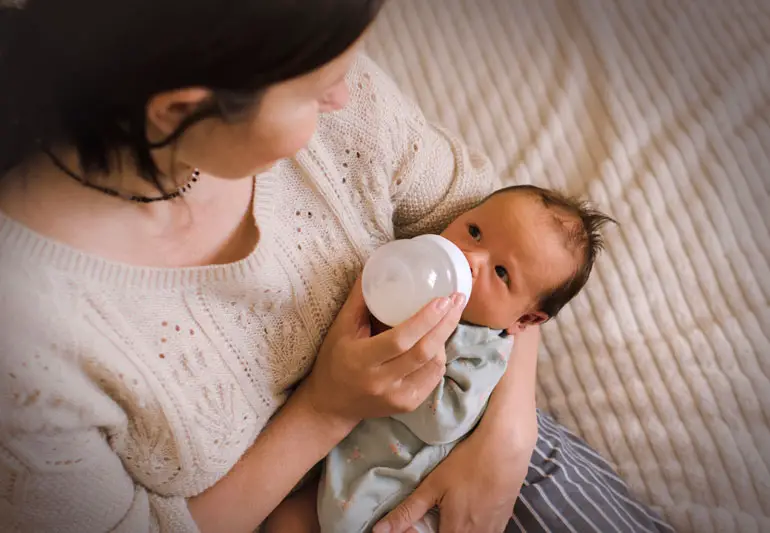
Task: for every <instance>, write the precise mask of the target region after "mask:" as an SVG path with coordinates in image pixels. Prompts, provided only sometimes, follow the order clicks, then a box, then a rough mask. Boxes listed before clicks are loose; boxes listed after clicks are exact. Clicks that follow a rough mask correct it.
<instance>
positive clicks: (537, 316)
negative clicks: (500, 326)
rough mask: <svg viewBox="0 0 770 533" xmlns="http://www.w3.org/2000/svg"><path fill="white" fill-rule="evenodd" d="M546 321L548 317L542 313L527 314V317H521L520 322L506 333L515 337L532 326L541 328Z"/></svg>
mask: <svg viewBox="0 0 770 533" xmlns="http://www.w3.org/2000/svg"><path fill="white" fill-rule="evenodd" d="M546 320H548V315H546V314H545V313H543V312H542V311H534V312H532V313H527V314H526V315H521V317H519V320H517V321H516V323H515V324H514V325H512V326H511V327H509V328H508V329H507V330H506V331H507V332H508V335H515V334H517V333H521V332H522V331H524V330H525V329H527V328H528V327H530V326H539V325H540V324H542V323H543V322H545V321H546Z"/></svg>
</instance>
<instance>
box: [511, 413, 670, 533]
mask: <svg viewBox="0 0 770 533" xmlns="http://www.w3.org/2000/svg"><path fill="white" fill-rule="evenodd" d="M538 429H539V435H538V441H537V446H536V447H535V452H534V453H533V455H532V460H531V461H530V465H529V472H528V473H527V478H526V480H525V481H524V486H523V487H522V489H521V493H520V496H519V499H518V500H517V502H516V506H515V508H514V516H513V519H512V520H511V522H510V523H509V524H508V527H507V528H506V533H510V532H527V533H533V532H535V533H547V532H551V531H554V532H556V531H558V532H562V531H565V532H571V533H605V532H610V533H614V532H624V533H625V532H629V533H636V532H640V531H641V532H654V533H658V532H672V531H673V529H672V528H671V527H670V526H669V525H667V524H666V523H665V522H663V521H662V520H661V519H660V517H658V516H657V515H656V514H655V513H654V512H653V511H652V510H651V509H649V508H647V507H646V506H645V505H643V504H641V503H639V502H638V501H636V500H635V499H634V498H633V496H631V494H630V493H629V491H628V488H627V486H626V484H625V483H624V482H623V481H622V480H621V479H620V477H619V476H618V475H617V474H616V473H615V471H614V470H613V469H612V467H611V466H610V465H609V463H607V461H605V460H604V459H602V457H601V456H600V455H599V454H598V453H597V452H595V451H594V450H592V449H591V448H590V447H589V446H588V445H587V444H586V443H585V442H583V441H582V440H580V439H579V438H578V437H576V436H575V435H573V434H572V433H570V432H569V431H568V430H567V429H566V428H564V427H563V426H561V425H559V424H557V423H556V422H555V421H554V420H553V419H552V418H551V417H549V416H548V415H546V414H545V413H541V412H538Z"/></svg>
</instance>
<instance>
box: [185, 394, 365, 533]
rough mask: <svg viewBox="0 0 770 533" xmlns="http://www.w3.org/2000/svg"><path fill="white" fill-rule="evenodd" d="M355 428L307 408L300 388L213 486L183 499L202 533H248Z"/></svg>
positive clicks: (306, 401)
mask: <svg viewBox="0 0 770 533" xmlns="http://www.w3.org/2000/svg"><path fill="white" fill-rule="evenodd" d="M354 426H355V423H354V422H351V421H343V420H336V419H330V418H329V417H325V416H321V415H319V414H318V413H316V412H315V411H314V410H313V407H312V405H311V404H310V402H309V401H308V400H307V399H306V397H305V395H304V392H303V390H302V389H301V388H300V389H299V390H298V391H297V392H296V393H295V394H294V395H293V396H292V397H291V398H290V399H289V401H288V402H287V403H286V405H285V406H284V407H283V408H282V409H281V410H280V411H279V413H278V414H277V415H276V417H275V418H274V419H273V421H272V422H271V423H270V424H269V425H268V426H267V427H266V428H265V429H264V431H263V432H262V433H261V434H260V436H259V437H258V438H257V440H256V442H255V443H254V445H253V446H252V447H251V448H250V449H249V451H248V452H246V453H245V454H244V456H243V457H242V458H241V460H240V461H239V462H238V463H237V464H236V465H235V466H234V467H233V469H232V470H231V471H230V472H229V473H228V474H227V475H226V476H225V477H224V478H222V479H221V480H220V481H219V482H218V483H217V484H216V485H214V486H213V487H211V488H210V489H208V490H207V491H206V492H204V493H202V494H200V495H199V496H196V497H195V498H192V499H190V500H189V501H188V508H189V510H190V513H191V514H192V516H193V518H194V520H195V522H196V523H197V525H198V528H199V529H200V531H201V532H202V533H214V532H217V533H218V532H224V531H226V532H228V533H239V532H243V533H251V532H253V531H254V530H255V529H256V528H257V526H259V524H261V523H262V522H263V521H264V520H265V518H267V516H268V515H269V514H270V513H271V512H272V511H273V509H275V508H276V507H277V506H278V504H279V503H281V501H282V500H283V499H284V498H285V497H286V495H287V494H288V493H289V492H290V491H291V489H292V488H294V486H295V485H296V484H297V482H299V480H300V479H302V476H304V475H305V474H306V473H307V472H308V471H309V470H310V469H311V468H312V467H313V466H314V465H315V464H316V463H318V462H319V461H320V460H321V459H323V458H324V457H325V456H326V455H327V454H328V453H329V451H331V449H332V448H334V446H336V445H337V444H338V443H339V442H340V441H341V440H342V439H343V438H345V436H346V435H347V434H348V433H350V431H351V430H352V429H353V427H354Z"/></svg>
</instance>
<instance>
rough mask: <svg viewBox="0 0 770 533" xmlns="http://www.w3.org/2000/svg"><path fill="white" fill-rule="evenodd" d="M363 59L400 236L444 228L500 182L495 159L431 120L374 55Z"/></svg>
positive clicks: (431, 231) (432, 231)
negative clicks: (376, 114)
mask: <svg viewBox="0 0 770 533" xmlns="http://www.w3.org/2000/svg"><path fill="white" fill-rule="evenodd" d="M361 61H362V62H363V67H362V68H363V69H365V70H366V71H367V72H368V77H367V80H368V81H369V82H370V83H371V84H372V85H373V90H374V94H375V95H376V96H377V99H378V100H377V101H378V103H379V105H378V108H379V109H378V110H377V111H378V113H379V114H380V121H379V122H378V123H379V125H380V126H381V128H380V131H379V138H380V140H381V145H382V149H383V151H384V153H383V156H382V164H384V165H386V166H387V168H386V169H385V173H386V175H387V176H388V177H389V178H390V194H391V200H392V202H393V224H394V227H395V236H396V237H397V238H405V237H413V236H416V235H420V234H423V233H438V232H440V231H442V230H443V229H444V228H445V227H446V226H447V225H448V224H449V223H450V222H451V221H452V220H453V219H454V218H456V217H457V216H458V215H460V214H462V213H463V212H465V211H467V210H468V209H470V208H472V207H474V206H475V205H477V204H478V203H479V202H480V201H481V200H483V199H484V198H485V197H486V196H487V195H489V194H490V193H491V192H492V191H493V190H494V189H495V188H496V187H497V186H498V184H499V182H498V178H497V176H496V174H495V171H494V169H493V167H492V163H491V161H490V160H489V158H487V157H486V156H485V155H484V154H482V153H481V152H479V151H478V150H475V149H473V148H470V147H468V146H466V145H465V144H464V143H463V142H462V141H461V140H460V139H459V138H458V137H457V136H456V135H454V134H452V133H450V132H449V131H447V130H445V129H443V128H441V127H439V126H437V125H435V124H432V123H431V122H429V121H428V120H426V118H425V116H424V115H423V113H422V111H421V110H420V109H419V107H418V106H417V105H416V104H415V103H414V102H413V101H411V100H410V99H409V98H408V97H407V96H406V95H405V94H404V93H403V92H401V91H400V90H399V89H398V87H396V85H395V83H394V82H393V81H392V80H391V79H390V78H389V77H388V76H387V75H386V74H385V73H384V72H383V71H382V70H381V69H380V68H379V67H378V66H377V65H376V64H374V63H373V62H372V61H371V60H370V59H368V58H366V57H363V58H362V59H361Z"/></svg>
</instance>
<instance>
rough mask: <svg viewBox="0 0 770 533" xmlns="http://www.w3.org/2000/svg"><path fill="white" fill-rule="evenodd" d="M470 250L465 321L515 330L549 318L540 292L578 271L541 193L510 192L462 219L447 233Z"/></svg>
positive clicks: (451, 226) (492, 199)
mask: <svg viewBox="0 0 770 533" xmlns="http://www.w3.org/2000/svg"><path fill="white" fill-rule="evenodd" d="M442 235H443V236H444V237H446V238H447V239H449V240H450V241H452V242H453V243H454V244H456V245H457V246H458V247H459V248H460V249H461V250H462V251H463V253H464V254H465V257H466V258H467V259H468V262H469V263H470V266H471V272H472V274H473V291H472V293H471V297H470V300H469V301H468V305H467V306H466V308H465V311H464V313H463V320H466V321H468V322H471V323H473V324H477V325H480V326H487V327H491V328H494V329H507V330H509V331H511V332H513V331H516V330H518V329H519V326H527V325H531V324H537V323H540V322H542V321H544V320H546V319H547V318H548V317H547V316H545V315H544V313H542V312H540V311H539V310H538V302H539V300H540V297H541V296H542V295H543V294H544V293H547V292H548V291H551V290H553V289H555V288H557V287H559V286H560V285H561V284H562V283H564V282H565V281H566V280H567V279H569V278H570V277H571V276H572V275H573V274H574V272H575V270H576V267H577V262H576V257H575V255H574V253H573V252H572V251H570V250H569V248H568V247H567V246H566V244H565V238H564V231H563V228H560V227H559V225H558V223H557V222H555V220H554V216H553V213H552V212H551V211H550V210H549V208H547V207H546V206H545V205H544V204H543V203H542V201H541V200H540V199H539V198H537V197H536V196H534V195H532V194H528V193H523V192H505V193H501V194H497V195H495V196H492V197H491V198H489V199H488V200H487V201H486V202H484V203H483V204H481V205H480V206H478V207H477V208H475V209H473V210H471V211H468V212H466V213H465V214H463V215H461V216H460V217H459V218H457V219H456V220H455V221H454V222H452V224H451V225H450V226H449V227H448V228H447V229H446V230H445V231H444V233H442Z"/></svg>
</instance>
